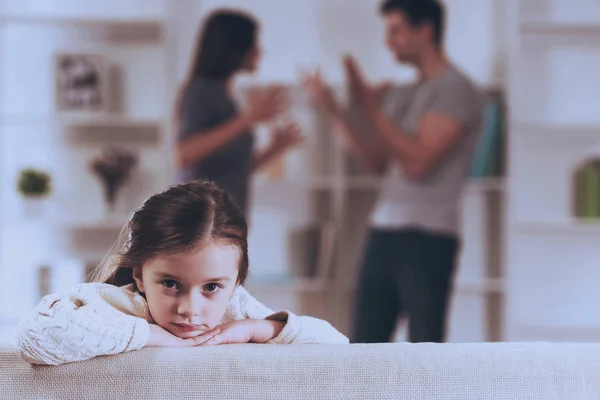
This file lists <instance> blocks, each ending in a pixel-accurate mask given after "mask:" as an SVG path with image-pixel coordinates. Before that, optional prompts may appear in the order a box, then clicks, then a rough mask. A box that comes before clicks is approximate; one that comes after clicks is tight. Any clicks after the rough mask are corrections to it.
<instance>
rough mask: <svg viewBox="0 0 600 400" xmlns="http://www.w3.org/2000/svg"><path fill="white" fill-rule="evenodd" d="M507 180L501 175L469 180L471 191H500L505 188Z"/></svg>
mask: <svg viewBox="0 0 600 400" xmlns="http://www.w3.org/2000/svg"><path fill="white" fill-rule="evenodd" d="M505 188H506V180H505V179H504V178H501V177H490V178H476V179H471V181H470V182H469V186H468V190H469V191H490V192H492V191H494V192H500V191H503V190H505Z"/></svg>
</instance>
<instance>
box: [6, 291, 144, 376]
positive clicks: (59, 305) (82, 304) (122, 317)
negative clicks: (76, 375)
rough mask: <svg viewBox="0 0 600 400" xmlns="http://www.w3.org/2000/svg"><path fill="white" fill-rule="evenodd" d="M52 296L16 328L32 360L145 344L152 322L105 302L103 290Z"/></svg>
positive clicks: (22, 350)
mask: <svg viewBox="0 0 600 400" xmlns="http://www.w3.org/2000/svg"><path fill="white" fill-rule="evenodd" d="M78 293H82V291H78V290H72V291H69V292H68V293H57V294H51V295H48V296H46V297H44V298H43V299H42V301H41V302H40V303H39V304H38V305H37V307H36V308H35V309H34V310H33V311H32V312H31V313H29V314H28V315H27V316H26V317H25V318H24V319H23V320H22V321H21V322H20V323H19V325H18V326H17V328H16V330H15V344H16V346H17V350H18V352H19V354H20V356H21V358H22V359H23V360H25V361H28V362H30V363H33V364H47V365H59V364H64V363H68V362H74V361H83V360H87V359H90V358H93V357H97V356H102V355H110V354H118V353H122V352H126V351H131V350H137V349H140V348H142V347H143V346H144V345H145V344H146V342H147V341H148V336H149V326H148V322H147V321H146V320H144V319H142V318H138V317H135V316H132V315H128V314H125V313H123V312H121V311H118V310H116V309H115V308H113V307H111V306H110V305H109V304H107V303H105V302H104V301H103V299H102V297H101V296H100V295H99V294H98V293H95V294H94V293H93V294H91V295H90V293H87V295H85V296H83V295H78Z"/></svg>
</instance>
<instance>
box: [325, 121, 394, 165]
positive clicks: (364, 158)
mask: <svg viewBox="0 0 600 400" xmlns="http://www.w3.org/2000/svg"><path fill="white" fill-rule="evenodd" d="M332 121H333V124H334V126H335V128H336V129H337V130H338V131H339V132H340V133H341V134H342V137H343V139H344V142H345V144H346V145H347V146H348V148H349V149H350V151H351V152H352V154H353V155H354V157H356V159H357V160H358V162H359V163H360V164H361V166H362V167H363V168H364V169H365V170H366V171H368V172H369V173H371V174H373V175H377V176H381V175H383V174H384V172H385V170H386V169H387V165H388V152H387V151H386V150H385V148H384V147H383V146H381V145H380V144H379V143H378V142H372V141H367V140H364V139H363V137H364V136H363V135H362V134H361V133H360V132H358V131H357V130H356V129H355V128H354V127H353V124H351V123H350V122H349V118H348V117H347V116H345V115H344V114H343V112H341V111H340V112H338V113H335V114H333V115H332Z"/></svg>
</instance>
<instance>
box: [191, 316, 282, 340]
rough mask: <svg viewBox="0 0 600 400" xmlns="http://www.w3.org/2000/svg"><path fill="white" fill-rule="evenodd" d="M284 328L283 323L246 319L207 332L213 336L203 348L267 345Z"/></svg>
mask: <svg viewBox="0 0 600 400" xmlns="http://www.w3.org/2000/svg"><path fill="white" fill-rule="evenodd" d="M283 327H284V323H283V322H279V321H268V320H264V319H245V320H241V321H232V322H228V323H226V324H223V325H219V326H217V327H216V328H214V329H213V330H210V331H208V332H206V333H207V334H210V335H213V331H218V333H215V334H214V335H213V336H212V338H211V339H208V340H207V341H205V342H203V343H202V344H201V346H211V345H217V344H236V343H237V344H239V343H265V342H267V341H269V340H271V339H273V338H274V337H276V336H277V335H279V332H281V330H282V329H283Z"/></svg>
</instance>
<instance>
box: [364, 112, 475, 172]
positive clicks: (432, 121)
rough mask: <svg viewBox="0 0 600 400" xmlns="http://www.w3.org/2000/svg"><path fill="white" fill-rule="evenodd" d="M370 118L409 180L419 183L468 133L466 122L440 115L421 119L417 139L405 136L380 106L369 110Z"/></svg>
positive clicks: (429, 113) (426, 116) (437, 113)
mask: <svg viewBox="0 0 600 400" xmlns="http://www.w3.org/2000/svg"><path fill="white" fill-rule="evenodd" d="M367 115H368V116H369V118H370V120H371V122H372V123H373V125H374V126H375V132H376V133H377V134H378V135H379V137H381V139H382V140H383V141H384V142H385V143H386V144H387V145H388V146H389V148H390V150H391V153H392V157H393V158H394V159H395V161H396V162H398V163H399V165H400V168H402V170H403V171H404V173H405V175H406V177H407V178H408V179H411V180H416V181H418V180H422V179H424V178H425V177H427V176H428V175H429V173H430V172H431V171H432V170H434V169H435V167H437V166H438V165H439V163H440V162H441V161H442V160H443V159H444V157H445V156H446V155H447V154H448V153H449V152H450V151H451V150H452V149H453V148H454V146H455V145H456V144H457V143H458V141H459V140H460V139H461V137H462V135H463V133H464V123H463V122H462V120H460V119H459V118H457V117H454V116H452V115H449V114H444V113H442V112H438V111H429V112H427V113H425V114H424V115H423V116H422V117H421V120H420V122H419V125H418V127H417V132H416V135H415V136H414V137H409V136H408V135H406V133H404V132H402V131H401V130H400V129H399V128H398V127H397V126H396V125H395V124H394V123H393V122H392V121H391V120H390V119H389V118H388V117H387V115H385V114H384V113H383V112H382V111H381V110H380V109H379V108H378V107H377V105H376V104H371V105H370V106H369V110H368V112H367Z"/></svg>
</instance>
